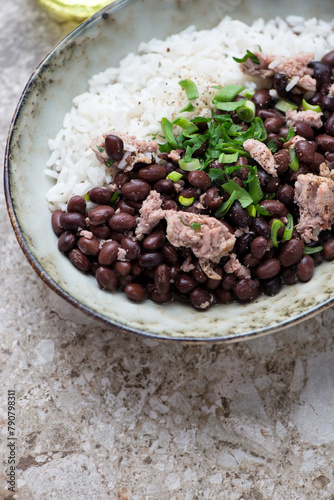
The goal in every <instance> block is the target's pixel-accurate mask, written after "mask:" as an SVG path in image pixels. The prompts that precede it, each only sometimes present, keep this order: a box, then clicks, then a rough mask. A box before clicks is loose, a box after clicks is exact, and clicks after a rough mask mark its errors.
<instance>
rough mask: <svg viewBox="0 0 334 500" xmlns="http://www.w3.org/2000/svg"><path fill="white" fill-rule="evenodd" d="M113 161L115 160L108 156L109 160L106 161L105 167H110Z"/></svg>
mask: <svg viewBox="0 0 334 500" xmlns="http://www.w3.org/2000/svg"><path fill="white" fill-rule="evenodd" d="M114 163H115V160H113V159H112V158H109V160H107V161H106V163H105V166H106V167H111V166H112V165H113V164H114Z"/></svg>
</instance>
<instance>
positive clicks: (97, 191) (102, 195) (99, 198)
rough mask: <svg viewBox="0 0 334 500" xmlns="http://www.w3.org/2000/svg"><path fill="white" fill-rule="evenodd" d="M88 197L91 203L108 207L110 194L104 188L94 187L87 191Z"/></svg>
mask: <svg viewBox="0 0 334 500" xmlns="http://www.w3.org/2000/svg"><path fill="white" fill-rule="evenodd" d="M88 197H89V199H90V201H92V202H93V203H97V204H98V205H108V203H110V200H111V197H112V192H111V191H109V189H106V188H104V187H95V188H92V189H91V190H90V191H88Z"/></svg>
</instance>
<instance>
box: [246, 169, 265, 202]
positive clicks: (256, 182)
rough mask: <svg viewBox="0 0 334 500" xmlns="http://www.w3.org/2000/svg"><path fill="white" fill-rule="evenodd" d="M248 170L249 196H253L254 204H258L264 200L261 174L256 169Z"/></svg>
mask: <svg viewBox="0 0 334 500" xmlns="http://www.w3.org/2000/svg"><path fill="white" fill-rule="evenodd" d="M248 168H249V169H250V172H249V174H248V179H247V183H248V189H249V194H250V195H251V197H252V199H253V202H254V203H255V204H257V203H259V201H260V200H262V198H263V191H262V189H261V184H260V179H259V174H258V173H257V168H256V167H252V166H249V167H248Z"/></svg>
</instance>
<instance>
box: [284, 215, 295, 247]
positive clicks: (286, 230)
mask: <svg viewBox="0 0 334 500" xmlns="http://www.w3.org/2000/svg"><path fill="white" fill-rule="evenodd" d="M286 218H287V219H288V223H287V225H286V226H285V228H284V233H283V236H282V238H283V240H285V241H289V240H291V237H292V233H293V217H292V215H291V214H288V215H287V216H286Z"/></svg>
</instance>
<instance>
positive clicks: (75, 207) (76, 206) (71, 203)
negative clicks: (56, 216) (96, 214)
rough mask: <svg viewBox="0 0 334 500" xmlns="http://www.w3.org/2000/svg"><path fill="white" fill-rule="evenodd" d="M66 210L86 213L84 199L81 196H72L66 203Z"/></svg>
mask: <svg viewBox="0 0 334 500" xmlns="http://www.w3.org/2000/svg"><path fill="white" fill-rule="evenodd" d="M67 212H77V213H79V214H82V215H86V200H85V198H84V197H83V196H79V195H75V196H72V197H71V198H70V199H69V200H68V203H67Z"/></svg>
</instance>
